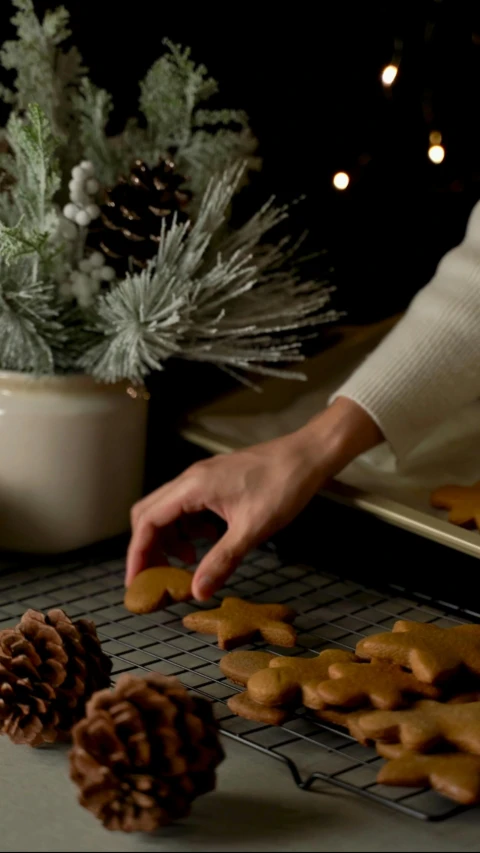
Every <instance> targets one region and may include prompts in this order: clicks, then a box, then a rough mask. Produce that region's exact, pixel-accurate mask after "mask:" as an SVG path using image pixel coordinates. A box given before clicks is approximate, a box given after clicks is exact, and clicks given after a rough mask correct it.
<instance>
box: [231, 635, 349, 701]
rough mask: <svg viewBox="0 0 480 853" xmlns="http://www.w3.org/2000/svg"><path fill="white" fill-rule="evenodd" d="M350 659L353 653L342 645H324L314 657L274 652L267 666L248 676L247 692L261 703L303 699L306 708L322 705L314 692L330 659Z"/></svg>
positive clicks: (343, 660) (333, 661)
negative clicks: (345, 649)
mask: <svg viewBox="0 0 480 853" xmlns="http://www.w3.org/2000/svg"><path fill="white" fill-rule="evenodd" d="M352 660H355V657H354V655H353V654H352V653H351V652H346V651H343V650H341V649H326V650H325V651H323V652H320V654H319V655H317V657H315V658H302V657H282V656H277V657H275V658H273V660H271V661H270V665H269V667H268V669H262V670H261V671H260V672H257V673H255V675H252V677H251V678H249V680H248V685H247V686H248V695H249V696H250V698H251V699H253V701H254V702H260V703H261V704H262V705H268V706H275V705H287V704H290V703H295V702H297V703H299V702H300V701H303V704H304V705H305V706H306V707H307V708H315V709H317V708H322V707H323V705H324V703H323V701H322V700H321V699H319V698H318V696H317V692H316V688H317V684H318V683H319V682H320V681H322V680H323V679H324V678H325V676H327V675H328V669H329V667H330V666H331V664H332V663H335V662H345V661H352Z"/></svg>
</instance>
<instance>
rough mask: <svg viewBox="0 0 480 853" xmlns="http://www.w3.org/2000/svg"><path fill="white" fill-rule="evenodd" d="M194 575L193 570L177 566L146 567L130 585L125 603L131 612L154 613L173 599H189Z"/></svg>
mask: <svg viewBox="0 0 480 853" xmlns="http://www.w3.org/2000/svg"><path fill="white" fill-rule="evenodd" d="M192 577H193V575H192V573H191V572H187V571H186V570H185V569H177V568H176V567H175V566H159V567H158V568H153V569H145V570H144V571H143V572H140V574H138V575H137V576H136V577H135V578H134V579H133V581H132V583H131V584H130V586H129V587H128V589H127V591H126V593H125V598H124V605H125V607H126V608H127V610H130V612H131V613H153V611H154V610H160V609H161V608H162V607H165V605H167V604H170V603H171V602H172V601H188V599H189V598H191V597H192Z"/></svg>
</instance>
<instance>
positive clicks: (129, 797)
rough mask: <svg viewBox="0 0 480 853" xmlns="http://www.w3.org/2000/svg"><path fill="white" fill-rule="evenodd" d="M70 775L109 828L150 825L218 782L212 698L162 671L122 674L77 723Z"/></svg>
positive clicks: (185, 808) (174, 814) (185, 809)
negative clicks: (201, 695) (203, 696)
mask: <svg viewBox="0 0 480 853" xmlns="http://www.w3.org/2000/svg"><path fill="white" fill-rule="evenodd" d="M73 742H74V747H73V750H72V751H71V753H70V768H71V769H70V775H71V778H72V779H73V781H74V782H76V784H77V785H78V786H79V787H80V803H81V805H83V806H84V807H85V808H87V809H89V810H90V811H92V812H93V814H95V816H96V817H97V818H99V819H100V820H101V821H102V823H103V824H104V826H105V827H107V829H111V830H123V831H125V832H132V831H139V830H140V831H144V832H151V831H153V830H155V829H157V828H158V827H159V826H165V825H166V824H168V823H171V822H172V821H174V820H176V819H178V818H180V817H185V816H186V815H187V814H188V813H189V811H190V805H191V803H192V801H193V800H194V799H195V798H196V797H197V796H199V795H200V794H204V793H206V792H207V791H210V790H212V789H213V788H214V787H215V768H216V767H217V765H218V764H219V763H220V761H221V760H222V758H223V751H222V748H221V746H220V744H219V741H218V735H217V725H216V722H215V720H214V717H213V713H212V708H211V705H210V703H209V702H207V701H206V700H204V699H197V698H194V697H192V696H190V695H189V694H188V693H187V691H186V690H185V689H184V688H183V687H182V685H181V684H179V682H177V681H176V680H175V679H173V678H167V677H165V676H162V675H159V674H156V673H155V674H149V675H148V676H147V677H146V678H145V679H143V678H137V677H136V676H130V675H128V674H126V675H123V676H121V678H120V679H119V680H118V682H117V685H116V687H115V689H114V691H113V692H112V691H109V690H103V691H101V692H99V693H97V694H96V695H95V696H94V697H93V698H92V699H91V700H90V702H89V703H88V704H87V716H86V717H85V719H83V720H82V721H81V722H80V723H78V724H77V725H76V726H75V728H74V730H73Z"/></svg>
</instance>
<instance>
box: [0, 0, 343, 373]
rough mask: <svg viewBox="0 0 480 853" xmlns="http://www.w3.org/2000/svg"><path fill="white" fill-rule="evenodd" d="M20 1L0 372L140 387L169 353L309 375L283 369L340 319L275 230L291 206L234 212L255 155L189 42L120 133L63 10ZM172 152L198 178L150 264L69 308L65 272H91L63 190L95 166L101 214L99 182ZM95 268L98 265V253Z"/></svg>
mask: <svg viewBox="0 0 480 853" xmlns="http://www.w3.org/2000/svg"><path fill="white" fill-rule="evenodd" d="M12 2H13V5H14V7H15V8H16V14H15V16H14V18H13V19H12V20H13V23H14V24H15V26H16V28H17V39H16V40H12V41H10V42H7V43H5V44H4V45H3V48H2V49H1V52H0V61H1V62H3V65H4V66H5V67H6V68H7V69H10V70H11V71H13V72H14V75H15V76H14V82H13V88H12V89H5V88H2V89H0V98H2V99H3V100H5V101H6V102H8V103H10V104H11V106H12V111H11V114H10V118H9V121H8V124H7V127H6V128H5V129H4V134H3V139H4V140H5V141H6V144H7V145H6V150H3V151H2V153H0V369H8V370H20V371H26V372H33V373H52V372H55V371H56V372H63V371H78V370H83V371H87V372H88V373H91V374H93V375H94V376H95V377H97V379H99V380H101V381H104V382H115V381H117V380H120V379H129V380H130V381H132V382H137V383H140V382H142V381H143V380H144V379H145V377H146V376H147V374H148V373H149V372H151V371H157V370H162V369H163V368H164V366H165V364H166V362H167V361H168V359H169V358H171V357H172V356H175V357H177V358H183V359H187V360H195V361H204V362H210V363H214V364H216V365H218V366H219V367H220V368H221V369H223V370H226V371H227V372H229V373H232V374H233V375H235V376H237V377H238V378H240V379H241V380H242V381H245V382H250V379H248V376H247V375H248V374H249V373H250V372H251V371H254V372H257V373H260V374H265V375H282V376H286V377H295V378H301V374H299V373H298V372H297V371H296V370H291V369H288V370H286V371H285V370H284V366H285V364H288V365H292V364H295V363H296V362H299V361H301V360H302V354H301V342H302V338H303V337H304V336H305V334H306V332H307V331H308V329H309V328H311V327H312V326H314V327H316V326H318V324H319V323H322V322H326V321H329V320H331V319H332V318H333V313H332V312H328V311H327V312H326V311H325V310H324V309H325V306H326V304H327V302H328V300H329V288H328V286H327V285H326V283H325V282H322V281H321V282H318V281H308V280H307V281H304V280H303V276H302V273H301V269H300V267H299V264H298V262H297V260H296V257H297V253H296V247H295V245H294V244H293V243H292V242H291V241H290V240H289V239H287V238H283V239H278V238H277V239H275V238H274V234H275V229H276V227H277V226H278V225H279V224H280V223H281V222H283V221H284V220H285V219H286V218H287V217H288V211H287V209H286V208H277V207H276V206H275V204H274V203H273V201H270V202H268V203H267V204H265V205H264V206H263V207H262V208H261V209H260V210H258V211H257V212H256V213H255V214H254V215H253V216H252V217H251V219H250V220H248V221H247V222H246V223H245V224H244V225H243V226H242V227H240V228H237V229H232V227H231V226H230V223H229V222H228V215H229V212H230V209H231V202H232V199H233V197H234V195H235V193H236V191H237V190H238V188H239V186H240V185H241V183H242V181H244V180H245V179H246V177H247V176H248V173H249V171H250V170H251V169H252V168H255V167H258V165H259V161H258V160H256V159H255V157H254V152H255V148H256V140H255V139H254V137H253V134H252V133H251V130H250V128H249V123H248V119H247V117H246V115H245V114H244V113H242V112H241V111H238V110H229V109H210V108H209V104H208V102H209V99H210V98H211V97H212V95H214V94H215V93H216V92H217V89H218V86H217V83H216V81H215V80H213V79H212V78H211V77H210V76H209V75H208V72H207V69H206V68H205V67H204V66H203V65H196V64H195V63H194V61H193V60H192V58H191V55H190V51H189V50H188V49H184V48H181V47H179V46H177V45H174V44H171V43H170V42H166V51H165V53H164V55H163V56H161V57H160V59H159V60H158V61H157V62H155V63H154V65H153V66H152V68H151V69H150V71H149V72H148V74H147V75H146V77H145V79H144V80H143V82H141V83H140V86H139V98H140V100H139V107H140V110H141V112H142V114H143V119H142V120H140V121H137V120H130V121H128V122H127V124H126V126H125V128H124V130H123V131H122V133H120V134H119V135H118V136H116V137H114V138H112V137H111V136H110V135H109V133H108V125H109V119H110V115H111V111H112V109H113V103H112V99H111V97H110V95H109V94H108V93H107V92H105V91H103V90H102V89H98V88H97V87H96V86H95V85H94V83H93V82H92V81H91V80H90V79H89V77H88V76H87V73H86V69H85V68H84V67H83V65H82V60H81V57H80V54H79V52H78V51H77V50H76V48H74V47H68V49H65V41H66V40H67V39H69V38H70V35H71V33H70V31H69V28H68V13H67V11H66V10H65V9H64V8H63V7H60V8H58V9H56V10H55V11H53V12H50V13H48V14H47V15H45V17H44V19H43V20H42V21H40V20H38V18H37V17H36V15H35V11H34V7H33V3H32V0H12ZM172 151H174V152H175V160H176V164H177V167H178V169H179V170H180V171H182V170H183V171H185V172H186V173H188V174H189V175H190V176H191V184H190V189H191V190H192V191H193V197H194V200H195V204H194V205H193V206H192V208H191V210H190V217H191V221H190V222H189V223H180V222H177V221H175V220H174V222H173V224H172V225H171V226H170V227H169V228H167V227H166V225H165V220H163V222H164V224H163V226H162V231H161V234H159V235H158V239H159V247H158V255H157V257H156V258H154V260H153V261H151V262H150V263H149V264H148V266H147V267H146V268H145V269H143V270H141V271H140V272H138V273H135V274H133V273H131V274H128V275H127V276H126V278H125V279H123V280H120V281H119V280H115V281H110V278H109V279H108V283H107V279H106V278H104V279H102V280H101V282H100V280H99V281H97V283H96V290H95V291H94V292H93V295H92V298H91V299H90V298H89V299H88V300H85V301H84V303H80V302H76V301H75V299H74V295H75V288H74V287H73V286H72V281H73V280H76V281H77V283H78V281H79V280H80V279H82V281H83V284H85V281H86V282H88V275H87V272H88V274H90V273H92V275H94V274H95V270H94V269H93V267H92V265H91V264H90V260H91V257H90V256H91V250H89V249H88V248H86V247H87V239H86V238H87V229H88V221H89V217H87V216H85V217H83V216H80V215H79V216H78V217H77V218H76V219H75V221H67V220H66V219H65V217H64V216H63V214H62V212H61V210H62V208H63V205H64V203H65V201H66V200H67V199H68V196H69V192H70V199H71V200H72V199H73V200H75V199H74V195H73V194H74V193H77V195H78V192H79V188H78V175H77V178H75V175H76V173H78V172H82V174H86V175H87V176H90V177H89V178H88V181H87V183H88V186H89V187H90V188H91V191H90V190H89V193H90V195H89V196H88V199H87V202H88V203H89V204H90V208H91V209H93V211H94V212H93V213H92V214H91V216H92V217H95V216H97V215H98V212H95V211H98V210H99V208H98V206H97V204H96V202H95V200H94V199H93V195H94V194H95V193H96V192H98V191H99V185H100V188H101V187H106V186H108V185H110V184H111V183H114V182H115V181H116V179H117V177H118V175H119V174H120V173H122V172H125V171H127V170H128V168H129V166H130V163H131V161H132V159H134V158H142V159H144V160H145V161H146V162H147V163H148V164H150V165H153V163H154V162H156V161H157V160H158V157H159V156H165V155H167V156H168V155H170V154H171V152H172ZM79 160H82V161H83V163H82V168H81V169H78V168H76V169H74V170H73V179H72V180H70V183H69V184H68V189H67V183H68V181H69V178H68V175H69V172H70V171H71V169H72V165H75V164H77V163H78V162H79ZM82 170H83V171H82ZM85 170H86V171H85ZM100 191H101V189H100ZM87 202H85V203H87ZM82 203H83V202H82ZM70 206H72V205H70ZM90 208H88V209H90ZM64 210H65V211H66V214H67V215H68V205H67V206H66V207H65V208H64ZM96 255H99V252H98V251H97V252H96ZM104 260H105V262H106V259H104ZM93 262H94V266H95V269H96V270H97V271H98V274H99V275H100V273H101V270H100V267H101V268H102V269H104V266H103V265H102V264H103V262H102V256H101V254H100V255H99V258H98V257H97V258H96V259H95V258H94V259H93ZM97 262H98V263H99V265H100V266H97ZM92 270H93V272H92ZM111 272H112V274H113V273H114V271H113V270H112V271H111ZM75 277H76V279H75ZM84 279H85V281H84ZM92 280H93V279H92ZM82 286H83V285H82ZM85 286H87V285H86V284H85ZM98 291H100V292H98ZM96 293H98V295H95V294H96ZM78 298H79V297H78ZM82 304H85V305H86V304H88V308H82Z"/></svg>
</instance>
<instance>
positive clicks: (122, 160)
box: [74, 40, 260, 197]
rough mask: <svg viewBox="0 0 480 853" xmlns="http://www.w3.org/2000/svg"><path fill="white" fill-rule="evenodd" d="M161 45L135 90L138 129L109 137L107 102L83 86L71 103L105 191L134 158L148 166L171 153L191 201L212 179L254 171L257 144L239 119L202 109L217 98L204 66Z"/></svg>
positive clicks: (233, 113)
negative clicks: (232, 171)
mask: <svg viewBox="0 0 480 853" xmlns="http://www.w3.org/2000/svg"><path fill="white" fill-rule="evenodd" d="M165 44H166V47H167V51H166V53H165V54H164V55H163V56H162V57H160V59H158V60H157V61H156V62H155V63H154V64H153V66H152V67H151V68H150V70H149V71H148V73H147V75H146V77H145V79H144V80H143V81H142V82H141V83H140V101H139V107H140V110H141V112H142V113H143V116H144V118H145V126H143V125H142V126H141V125H139V124H138V123H137V122H136V121H134V120H130V121H129V122H128V123H127V125H126V127H125V130H124V131H123V132H122V133H121V134H119V135H118V136H116V137H114V138H111V137H109V136H108V135H107V126H108V120H109V117H110V114H111V111H112V99H111V97H110V95H109V94H108V93H107V92H105V91H104V90H103V89H98V88H97V87H95V86H93V84H92V83H91V82H90V81H89V80H84V81H83V82H82V84H81V87H80V91H79V93H78V94H77V96H76V97H75V99H74V104H75V109H76V111H77V113H78V115H79V128H80V130H79V133H80V138H81V140H82V144H83V150H84V154H85V156H86V157H87V158H88V159H89V160H92V162H93V163H94V164H95V167H96V170H97V173H98V174H99V175H100V176H101V178H102V180H103V181H104V182H105V183H106V184H111V183H113V182H114V181H115V180H116V179H117V177H118V174H119V171H121V168H122V167H123V168H125V165H126V164H128V163H129V162H130V161H131V160H132V159H134V158H141V159H143V160H145V161H146V162H147V163H149V164H150V165H153V164H154V163H155V162H156V161H157V159H158V157H159V156H160V155H162V156H165V155H166V154H168V153H169V152H171V151H173V153H174V157H175V161H176V164H177V166H178V169H179V171H180V172H182V171H183V172H184V173H185V174H188V176H189V180H190V188H191V190H192V191H193V193H194V196H198V197H200V196H201V195H202V194H203V192H204V191H205V188H206V186H207V184H208V181H209V180H210V177H211V176H212V173H215V172H216V173H218V174H220V173H221V172H223V171H224V170H225V168H227V167H228V166H230V165H232V164H234V163H236V164H238V163H240V162H245V161H247V162H248V166H249V168H250V169H255V168H258V167H259V163H260V161H259V160H258V158H255V157H254V152H255V149H256V147H257V141H256V139H255V137H254V136H253V134H252V132H251V130H250V127H249V124H248V118H247V116H246V114H245V113H244V112H241V111H239V110H229V109H222V110H210V109H206V108H205V107H204V106H202V105H203V104H205V102H206V101H208V99H209V98H210V97H211V96H212V95H213V94H215V93H216V92H217V90H218V84H217V82H216V81H215V80H213V78H211V77H209V76H208V72H207V69H206V68H205V66H203V65H195V63H194V62H193V61H192V59H191V57H190V50H189V49H188V48H182V47H180V46H178V45H174V44H172V43H171V42H169V41H168V40H165Z"/></svg>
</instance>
